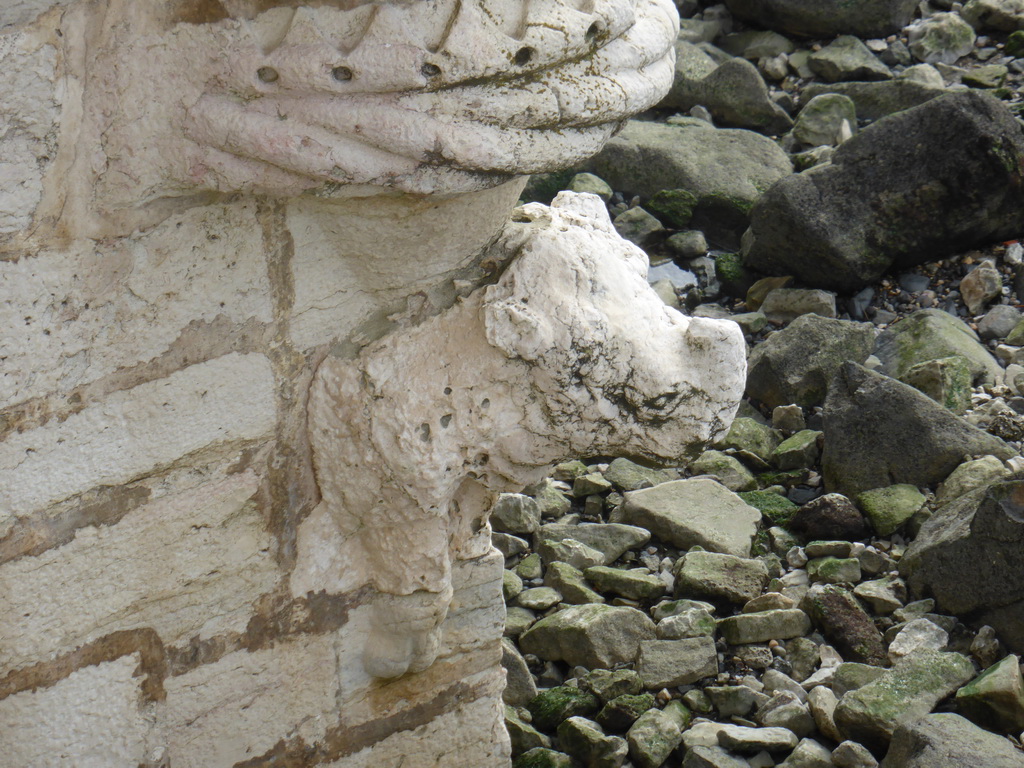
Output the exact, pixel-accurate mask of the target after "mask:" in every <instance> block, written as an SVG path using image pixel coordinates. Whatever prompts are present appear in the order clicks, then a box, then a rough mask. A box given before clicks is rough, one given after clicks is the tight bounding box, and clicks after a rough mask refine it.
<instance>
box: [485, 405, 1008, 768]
mask: <svg viewBox="0 0 1024 768" xmlns="http://www.w3.org/2000/svg"><path fill="white" fill-rule="evenodd" d="M775 416H776V422H777V424H778V425H779V426H780V427H781V429H778V428H773V427H771V426H769V425H766V424H761V423H760V422H758V421H757V420H755V419H753V418H749V417H743V418H740V419H737V421H736V424H735V425H734V427H733V429H732V430H731V431H730V433H729V435H727V436H726V437H725V438H723V439H722V440H721V441H720V443H719V445H718V446H717V447H716V449H714V450H710V451H708V452H707V453H705V454H704V456H702V457H701V459H700V460H698V462H696V464H694V465H693V467H691V471H701V470H708V471H713V473H714V475H715V477H712V476H710V475H696V476H692V477H683V476H681V475H682V473H681V472H680V471H678V470H668V471H658V470H652V469H647V468H644V467H640V466H638V465H635V464H633V463H631V462H630V461H628V460H626V459H622V458H619V459H615V460H614V461H612V462H610V463H607V464H604V463H601V464H596V465H586V464H583V463H582V462H579V461H573V462H568V463H566V464H563V465H560V466H559V467H557V468H556V470H555V472H554V474H553V476H552V477H551V478H549V479H547V480H546V481H545V482H544V483H542V484H541V485H539V486H538V487H536V488H533V489H529V490H530V491H531V493H532V495H519V494H510V495H506V496H503V497H502V498H501V500H500V501H499V503H498V505H497V507H496V509H495V511H494V514H493V516H492V524H493V526H494V528H495V531H496V532H495V534H494V541H495V544H496V545H497V546H498V547H499V548H500V549H502V551H503V552H504V553H505V554H506V556H507V558H508V560H507V564H508V566H509V567H508V570H506V572H505V598H506V601H507V603H508V620H507V623H506V631H505V634H506V636H507V639H506V641H505V653H504V666H505V668H506V670H507V673H508V688H507V690H506V693H505V699H506V703H507V714H506V722H507V725H508V728H509V732H510V734H511V736H512V741H513V747H514V753H515V755H516V762H515V765H516V766H566V767H568V766H573V765H584V766H612V767H618V766H625V765H633V766H637V767H638V768H657V767H658V766H663V765H679V764H680V763H679V761H680V760H681V761H682V762H681V764H682V765H683V766H719V767H722V768H725V767H733V768H736V767H739V766H771V765H776V764H779V765H784V766H793V767H798V766H799V767H809V768H813V767H818V766H820V767H822V768H825V767H826V766H833V765H836V766H874V765H878V758H884V759H883V762H882V765H885V766H926V765H927V766H930V767H934V766H952V765H958V763H956V762H955V760H956V759H962V758H963V756H964V755H966V754H967V753H968V752H967V751H968V750H969V751H970V752H971V754H973V755H974V758H975V759H977V760H979V761H980V762H979V763H978V764H979V765H986V766H989V765H991V766H1002V765H1005V766H1021V765H1024V753H1021V752H1019V751H1018V749H1017V747H1019V743H1020V742H1019V741H1018V738H1019V737H1020V736H1021V731H1022V730H1024V682H1022V677H1021V667H1020V659H1019V657H1018V656H1016V655H1012V654H1010V655H1007V654H1006V651H1005V650H1004V648H1003V646H1002V645H1001V644H1000V642H999V640H998V639H997V635H996V631H995V630H994V629H993V625H994V626H998V627H999V628H1000V632H1001V636H1002V638H1003V640H1004V641H1005V642H1006V643H1007V644H1009V645H1010V646H1011V647H1012V648H1013V649H1014V650H1017V651H1020V650H1024V632H1022V629H1024V623H1021V622H1020V617H1021V616H1022V615H1024V613H1022V612H1021V606H1022V605H1024V602H1022V601H1024V577H1022V576H1021V569H1019V568H1016V569H1015V568H1014V567H1013V565H1012V558H1013V557H1014V554H1015V553H1016V552H1019V551H1020V548H1021V546H1022V545H1024V522H1022V516H1021V513H1022V511H1024V482H1000V483H996V484H993V485H988V484H986V483H991V481H992V480H993V479H994V478H1000V479H1001V478H1005V477H1008V476H1009V475H1010V474H1011V472H1012V471H1013V467H1014V466H1016V465H1014V464H1011V466H1010V467H1007V466H1005V465H1004V464H1003V462H1001V461H999V460H998V459H997V458H995V457H993V456H988V457H986V458H985V459H980V460H973V461H971V462H968V463H965V464H963V465H962V466H961V467H959V468H958V469H957V471H956V472H954V473H953V477H951V478H950V479H949V480H947V482H946V483H945V484H944V485H943V486H942V488H941V490H940V494H939V496H938V497H934V496H931V497H929V496H926V495H925V494H922V493H921V492H920V491H919V490H918V488H917V487H915V486H913V485H909V484H900V485H894V486H889V487H885V488H878V489H872V490H868V491H865V492H862V493H860V494H857V495H855V496H854V497H853V498H850V497H848V496H844V495H840V494H838V493H829V494H824V495H818V496H816V497H815V498H813V499H810V500H808V501H806V502H805V503H803V504H802V505H797V504H796V503H794V502H793V501H791V500H790V499H791V498H792V497H796V496H799V494H798V493H794V491H799V490H800V488H801V486H806V487H810V488H813V487H815V486H818V485H820V481H821V478H820V476H818V475H816V473H815V472H814V471H813V470H811V469H809V467H810V466H812V465H813V463H814V457H815V455H816V453H817V443H818V442H820V438H821V433H820V432H816V431H814V430H808V429H806V428H803V427H804V425H803V424H802V423H800V422H801V417H802V409H800V407H799V406H795V405H792V406H784V407H780V408H777V409H776V411H775ZM787 435H788V436H787ZM811 436H813V437H811ZM809 437H810V439H808V438H809ZM783 438H785V439H783ZM787 443H788V444H789V446H787ZM795 446H805V447H803V448H799V447H795ZM806 446H810V448H807V447H806ZM796 457H800V458H799V459H798V458H796ZM751 464H758V465H761V464H763V465H764V466H763V470H764V471H762V472H760V473H759V474H758V475H757V476H756V477H755V476H753V475H750V471H749V469H748V468H747V467H748V466H749V465H751ZM782 467H796V468H786V469H783V468H782ZM747 475H750V477H753V478H754V483H753V484H752V487H757V486H766V489H764V490H747V491H740V492H738V493H737V492H734V491H732V490H730V489H729V488H728V487H727V484H728V485H731V486H733V487H736V486H740V487H751V484H750V483H749V482H747V480H746V476H747ZM799 481H802V482H799ZM786 486H789V487H790V489H789V491H788V492H787V490H786ZM972 487H973V488H974V490H966V489H968V488H972ZM953 497H955V498H953ZM951 498H952V499H953V500H952V501H950V503H947V504H944V505H941V506H938V505H939V502H943V501H947V500H949V499H951ZM936 506H937V507H938V508H937V511H935V512H934V514H931V513H932V508H933V507H936ZM918 527H920V532H919V533H918V536H917V538H916V539H915V540H914V542H913V543H912V544H911V545H910V546H909V547H907V545H906V539H905V538H904V536H903V535H901V533H900V532H906V531H910V530H916V529H917V528H918ZM965 531H970V535H969V536H968V535H965V534H964V532H965ZM1004 568H1006V569H1008V570H1007V571H1006V572H1005V573H1002V569H1004ZM1000 573H1002V575H1001V576H999V578H992V577H993V575H995V574H1000ZM925 594H934V595H935V597H924V595H925ZM986 610H987V613H986V612H985V611H986ZM943 611H944V612H943ZM979 611H981V613H979ZM951 612H955V613H959V614H960V615H963V616H976V617H978V619H977V621H975V622H971V624H972V625H975V624H977V622H978V621H988V622H989V623H988V624H984V625H982V626H981V627H980V629H979V630H975V629H972V628H970V627H969V626H967V625H965V624H964V623H961V622H960V621H959V620H958V619H957V618H954V616H953V615H951ZM937 709H938V712H937V713H936V714H930V713H932V712H933V711H935V710H937ZM947 710H948V712H947ZM985 729H988V730H985ZM997 734H1000V735H997ZM935 750H938V751H939V752H940V753H941V754H942V755H943V757H942V758H941V760H940V759H937V758H935V757H934V755H932V754H931V753H932V751H935ZM943 760H945V761H946V762H942V761H943ZM950 760H954V762H950Z"/></svg>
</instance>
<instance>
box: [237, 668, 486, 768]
mask: <svg viewBox="0 0 1024 768" xmlns="http://www.w3.org/2000/svg"><path fill="white" fill-rule="evenodd" d="M486 692H487V684H485V683H478V684H476V685H472V686H471V685H468V684H466V683H464V682H458V683H455V684H453V685H451V686H449V687H447V688H445V689H443V690H441V691H439V692H438V693H437V694H436V695H435V696H434V697H433V698H431V700H430V701H426V702H423V703H421V704H416V705H414V706H412V707H409V708H408V709H404V710H402V711H401V712H396V713H395V714H393V715H389V716H387V717H381V718H377V719H375V720H371V721H370V722H368V723H362V724H360V725H356V726H346V725H345V724H344V723H343V722H342V723H339V724H337V725H335V726H333V727H332V728H330V729H329V730H328V732H327V735H326V737H325V738H324V741H323V742H322V743H320V744H307V743H306V741H305V740H304V739H303V738H302V737H296V738H293V739H282V740H281V741H279V742H277V744H275V745H274V746H273V748H271V749H270V751H268V752H266V753H264V754H263V755H260V756H259V757H254V758H252V759H250V760H244V761H242V762H239V763H235V765H234V766H233V768H310V767H311V766H316V765H323V764H324V763H328V762H332V761H334V760H339V759H341V758H343V757H348V756H349V755H353V754H355V753H356V752H359V751H360V750H362V749H366V748H367V747H372V746H373V745H374V744H376V743H378V742H380V741H383V740H384V739H386V738H388V737H389V736H392V735H394V734H396V733H401V732H403V731H411V730H414V729H416V728H419V727H421V726H424V725H426V724H427V723H429V722H430V721H432V720H434V719H435V718H437V717H439V716H441V715H443V714H445V713H447V712H450V711H452V710H453V709H455V708H456V707H457V706H459V705H462V704H470V703H472V702H474V701H476V700H477V699H478V698H480V697H481V696H482V695H484V694H485V693H486Z"/></svg>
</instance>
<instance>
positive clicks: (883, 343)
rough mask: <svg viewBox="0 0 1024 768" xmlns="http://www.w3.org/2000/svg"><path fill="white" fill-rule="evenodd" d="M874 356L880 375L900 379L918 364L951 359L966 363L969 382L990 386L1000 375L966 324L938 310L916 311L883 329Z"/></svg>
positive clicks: (994, 363)
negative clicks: (968, 368)
mask: <svg viewBox="0 0 1024 768" xmlns="http://www.w3.org/2000/svg"><path fill="white" fill-rule="evenodd" d="M874 354H875V356H876V357H877V358H878V359H879V360H880V361H881V362H882V365H881V367H880V369H879V370H880V372H881V373H884V374H886V375H887V376H892V377H893V378H894V379H900V380H904V379H905V378H906V376H907V375H908V374H909V373H910V371H911V370H912V369H913V368H914V367H915V366H917V365H919V364H921V363H925V362H927V361H929V360H938V359H940V358H946V357H953V356H958V357H962V358H964V359H965V360H967V363H968V366H969V367H970V371H971V380H972V383H973V382H978V383H985V384H992V383H994V382H995V381H997V380H998V378H999V375H1000V373H1001V369H1000V368H999V364H998V363H997V362H996V361H995V359H993V357H992V355H991V354H989V351H988V350H987V349H986V348H985V346H984V345H983V344H982V343H981V342H980V341H979V340H978V336H977V334H976V333H975V332H974V331H972V330H971V328H970V327H969V326H968V325H967V323H965V322H964V321H963V320H960V319H959V318H956V317H953V315H951V314H949V313H948V312H943V311H942V310H938V309H922V310H919V311H917V312H914V313H913V314H912V315H910V316H909V317H906V318H904V319H903V320H901V321H900V322H898V323H896V324H895V325H894V326H892V327H891V328H887V329H886V330H884V331H883V332H882V333H881V334H879V336H878V342H877V344H876V345H875V350H874Z"/></svg>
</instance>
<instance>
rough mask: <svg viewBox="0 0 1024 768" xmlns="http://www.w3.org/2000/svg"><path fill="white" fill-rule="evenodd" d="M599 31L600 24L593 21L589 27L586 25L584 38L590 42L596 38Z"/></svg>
mask: <svg viewBox="0 0 1024 768" xmlns="http://www.w3.org/2000/svg"><path fill="white" fill-rule="evenodd" d="M600 32H601V25H600V24H599V23H598V22H596V21H595V22H594V23H593V24H591V25H590V26H589V27H587V31H586V34H585V35H584V37H586V40H587V42H588V43H592V42H594V40H595V39H596V38H597V36H598V35H599V34H600Z"/></svg>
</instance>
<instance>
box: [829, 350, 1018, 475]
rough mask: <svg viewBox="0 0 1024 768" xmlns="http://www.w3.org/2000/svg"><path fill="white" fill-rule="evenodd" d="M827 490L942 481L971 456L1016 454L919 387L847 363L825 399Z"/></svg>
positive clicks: (1002, 456)
mask: <svg viewBox="0 0 1024 768" xmlns="http://www.w3.org/2000/svg"><path fill="white" fill-rule="evenodd" d="M824 417H825V418H824V421H825V430H824V431H825V446H824V449H823V450H822V466H823V467H824V476H825V485H826V488H827V489H828V490H829V491H838V492H840V493H859V492H861V491H868V490H871V489H873V488H881V487H885V486H890V485H894V484H903V483H906V484H909V485H915V486H921V485H928V484H930V483H937V482H939V481H941V480H944V479H945V478H946V476H947V475H949V473H950V472H952V471H953V470H954V469H956V467H957V466H958V465H959V464H960V462H961V461H962V460H963V457H964V456H965V455H978V454H992V455H994V456H997V457H999V458H1002V459H1008V458H1010V457H1011V456H1013V455H1015V452H1014V451H1013V449H1012V448H1010V446H1008V445H1007V444H1006V443H1004V442H1003V441H1002V440H1000V439H999V438H997V437H993V436H992V435H990V434H988V433H987V432H982V431H981V430H980V429H978V428H977V427H973V426H971V425H970V424H968V423H967V422H966V421H964V420H963V419H960V418H959V417H957V416H955V415H954V414H952V413H950V412H949V411H948V410H946V408H944V407H943V406H941V405H939V404H938V403H936V402H935V401H934V400H932V399H931V398H929V397H928V396H927V395H923V394H921V393H920V392H918V391H917V390H916V389H914V388H913V387H909V386H907V385H906V384H902V383H901V382H898V381H896V380H895V379H890V378H889V377H888V376H883V375H882V374H879V373H874V372H872V371H869V370H868V369H866V368H864V367H862V366H859V365H856V364H855V363H846V364H844V365H843V366H842V368H840V370H839V372H838V373H837V374H836V377H835V379H834V380H833V382H832V385H831V387H830V388H829V395H828V399H827V400H826V402H825V411H824Z"/></svg>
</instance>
